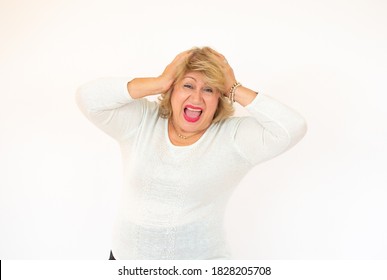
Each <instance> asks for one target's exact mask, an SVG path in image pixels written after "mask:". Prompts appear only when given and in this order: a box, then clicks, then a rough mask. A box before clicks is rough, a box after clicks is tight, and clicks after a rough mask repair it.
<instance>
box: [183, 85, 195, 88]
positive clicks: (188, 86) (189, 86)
mask: <svg viewBox="0 0 387 280" xmlns="http://www.w3.org/2000/svg"><path fill="white" fill-rule="evenodd" d="M183 87H185V88H189V89H193V86H192V85H191V84H184V85H183Z"/></svg>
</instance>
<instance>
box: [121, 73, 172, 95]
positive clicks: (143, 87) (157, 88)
mask: <svg viewBox="0 0 387 280" xmlns="http://www.w3.org/2000/svg"><path fill="white" fill-rule="evenodd" d="M167 86H168V83H166V82H165V81H164V80H163V79H161V78H160V77H157V78H153V77H150V78H135V79H133V80H131V81H130V82H129V83H128V85H127V88H128V92H129V94H130V96H131V97H132V98H134V99H138V98H143V97H146V96H150V95H156V94H160V93H163V92H165V91H167V90H168V87H167Z"/></svg>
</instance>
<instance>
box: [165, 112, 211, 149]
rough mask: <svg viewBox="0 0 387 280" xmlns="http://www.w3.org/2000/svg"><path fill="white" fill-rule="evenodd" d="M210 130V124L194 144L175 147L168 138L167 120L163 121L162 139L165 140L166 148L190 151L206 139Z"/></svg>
mask: <svg viewBox="0 0 387 280" xmlns="http://www.w3.org/2000/svg"><path fill="white" fill-rule="evenodd" d="M211 129H212V124H211V125H210V126H209V127H208V128H207V130H206V131H205V132H204V133H203V135H202V136H200V138H199V139H198V140H197V141H196V142H195V143H192V144H190V145H186V146H177V145H175V144H173V143H172V141H171V139H170V138H169V134H168V119H164V137H165V140H166V142H167V144H168V146H169V147H171V148H172V149H177V150H190V149H193V148H195V147H196V146H197V145H199V144H200V143H201V142H203V141H204V139H205V138H206V137H207V134H208V133H209V130H211Z"/></svg>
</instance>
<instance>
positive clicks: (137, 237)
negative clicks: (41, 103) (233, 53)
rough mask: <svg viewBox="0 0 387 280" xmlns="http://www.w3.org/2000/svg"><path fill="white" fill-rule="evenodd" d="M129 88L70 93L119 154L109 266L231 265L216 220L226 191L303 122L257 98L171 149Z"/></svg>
mask: <svg viewBox="0 0 387 280" xmlns="http://www.w3.org/2000/svg"><path fill="white" fill-rule="evenodd" d="M128 81H129V79H128V78H105V79H99V80H96V81H93V82H89V83H87V84H85V85H83V86H81V87H80V88H79V90H78V92H77V101H78V104H79V106H80V108H81V110H82V112H83V113H84V114H85V115H86V117H87V118H89V119H90V120H91V121H92V122H93V123H94V124H95V125H97V126H98V127H99V128H100V129H102V130H103V131H105V132H106V133H107V134H109V135H111V136H112V137H113V138H115V139H116V140H117V141H118V142H119V144H120V147H121V153H122V158H123V165H124V171H123V172H124V174H123V175H124V185H123V190H122V194H121V196H120V204H119V212H118V217H117V219H116V223H115V227H114V231H113V248H112V251H113V254H114V256H115V258H116V259H225V258H230V255H229V251H228V249H227V244H226V242H225V234H224V229H223V216H224V212H225V207H226V204H227V201H228V199H229V197H230V195H231V193H232V191H233V190H234V188H235V187H236V186H237V185H238V183H239V182H240V180H241V179H242V178H243V176H244V175H245V174H246V173H247V172H248V171H249V170H250V169H251V168H252V167H253V166H254V165H256V164H258V163H261V162H263V161H265V160H268V159H270V158H273V157H275V156H277V155H279V154H280V153H282V152H284V151H286V150H288V149H289V148H290V147H292V146H293V145H294V144H296V143H297V142H298V141H299V140H300V139H301V138H302V137H303V135H304V134H305V132H306V124H305V121H304V119H303V118H302V117H301V116H300V115H298V114H297V113H296V112H294V111H293V110H291V109H289V108H288V107H286V106H284V105H283V104H281V103H279V102H277V101H275V100H273V99H272V98H269V97H267V96H265V95H263V94H262V93H260V94H258V95H257V97H256V98H255V99H254V101H253V102H252V103H251V104H249V105H248V106H246V109H247V110H248V111H249V112H250V113H251V116H245V117H231V118H228V119H227V120H225V121H222V122H220V123H217V124H213V125H211V126H210V127H209V128H208V130H207V131H206V132H205V134H204V135H203V136H202V137H201V138H200V139H199V140H198V141H197V142H196V143H194V144H193V145H190V146H175V145H173V144H172V143H171V141H170V140H169V137H168V125H167V124H168V121H167V120H166V119H163V118H160V117H159V116H158V103H157V102H151V101H148V100H147V99H145V98H143V99H133V98H131V96H130V94H129V93H128V91H127V82H128Z"/></svg>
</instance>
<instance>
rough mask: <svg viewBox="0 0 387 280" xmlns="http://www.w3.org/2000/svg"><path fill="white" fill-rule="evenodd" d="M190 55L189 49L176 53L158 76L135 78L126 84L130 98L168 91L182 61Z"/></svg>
mask: <svg viewBox="0 0 387 280" xmlns="http://www.w3.org/2000/svg"><path fill="white" fill-rule="evenodd" d="M190 55H191V51H185V52H182V53H180V54H178V55H177V56H176V57H175V59H174V60H173V61H172V62H171V63H170V64H169V65H168V66H167V67H166V68H165V69H164V72H163V73H162V74H161V75H160V76H158V77H152V78H135V79H133V80H131V81H130V82H129V83H128V84H127V88H128V92H129V94H130V96H131V97H132V98H135V99H136V98H142V97H146V96H150V95H155V94H160V93H164V92H166V91H168V90H169V89H170V87H171V86H172V85H173V83H174V81H175V79H176V77H177V74H178V73H179V70H180V68H181V66H182V65H183V63H184V62H185V61H186V59H187V58H188V57H189V56H190Z"/></svg>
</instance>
